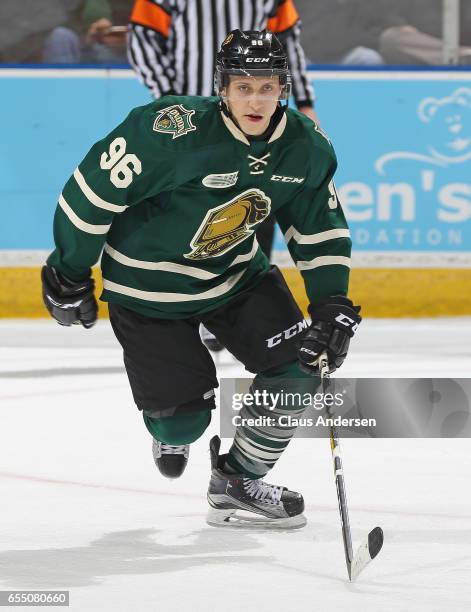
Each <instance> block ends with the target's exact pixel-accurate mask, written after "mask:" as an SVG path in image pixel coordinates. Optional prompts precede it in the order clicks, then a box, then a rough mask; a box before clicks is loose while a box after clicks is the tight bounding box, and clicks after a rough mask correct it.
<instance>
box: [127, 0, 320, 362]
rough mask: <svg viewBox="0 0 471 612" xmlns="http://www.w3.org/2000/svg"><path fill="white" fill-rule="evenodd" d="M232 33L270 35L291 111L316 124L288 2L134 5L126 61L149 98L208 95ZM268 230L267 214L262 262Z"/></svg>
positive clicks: (150, 1) (212, 343)
mask: <svg viewBox="0 0 471 612" xmlns="http://www.w3.org/2000/svg"><path fill="white" fill-rule="evenodd" d="M235 29H240V30H264V29H267V30H270V31H271V32H274V33H276V35H277V37H278V39H279V40H280V41H281V43H282V44H283V46H284V48H285V50H286V53H287V56H288V63H289V68H290V72H291V78H292V88H293V95H294V99H295V102H296V106H297V108H298V110H299V111H301V112H302V113H304V114H305V115H307V116H308V117H309V118H310V119H312V120H313V121H317V118H316V115H315V113H314V110H313V104H314V92H313V90H312V87H311V85H310V84H309V81H308V78H307V75H306V62H305V58H304V51H303V49H302V47H301V42H300V34H301V22H300V20H299V15H298V12H297V10H296V7H295V5H294V2H293V0H135V2H134V7H133V10H132V12H131V24H130V29H129V36H128V59H129V62H130V63H131V65H132V66H133V68H134V70H135V72H136V73H137V75H138V77H139V79H140V80H141V81H142V82H143V83H144V85H146V86H147V87H148V88H149V89H150V91H151V92H152V95H153V97H154V98H160V97H162V96H165V95H168V94H173V95H179V96H211V95H214V84H213V78H214V65H215V59H216V53H217V51H218V49H219V48H220V46H221V44H222V42H223V41H224V39H225V38H226V36H227V33H228V32H230V31H231V30H235ZM274 230H275V223H274V219H273V216H272V215H270V216H269V217H268V219H267V220H266V221H265V222H264V223H262V224H261V225H260V226H259V229H258V230H257V234H256V235H257V240H258V243H259V244H260V247H261V249H262V250H263V252H264V253H265V255H266V256H267V257H268V259H270V255H271V249H272V244H273V235H274ZM202 339H203V342H204V343H205V345H206V346H207V348H209V349H210V350H216V351H217V350H221V349H222V348H223V347H222V346H221V345H220V344H219V342H218V341H217V340H216V338H214V336H212V334H210V333H209V332H208V331H207V330H205V329H203V330H202Z"/></svg>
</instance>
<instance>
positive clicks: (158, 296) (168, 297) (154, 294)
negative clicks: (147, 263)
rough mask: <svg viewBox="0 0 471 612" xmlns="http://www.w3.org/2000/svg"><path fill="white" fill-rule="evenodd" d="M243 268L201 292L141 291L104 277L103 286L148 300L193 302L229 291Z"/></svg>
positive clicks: (115, 291)
mask: <svg viewBox="0 0 471 612" xmlns="http://www.w3.org/2000/svg"><path fill="white" fill-rule="evenodd" d="M244 273H245V270H242V271H241V272H239V273H238V274H234V275H233V276H230V277H229V278H228V279H227V280H226V281H224V282H223V283H221V284H220V285H218V286H217V287H213V288H212V289H209V290H208V291H203V292H202V293H194V294H188V293H169V292H163V291H162V292H161V291H143V290H142V289H134V287H126V286H125V285H120V284H119V283H114V282H113V281H110V280H108V279H106V278H104V279H103V287H104V289H106V290H107V291H113V292H114V293H121V294H122V295H127V296H129V297H133V298H137V299H139V300H146V301H148V302H193V301H194V300H209V299H211V298H214V297H218V296H220V295H223V294H224V293H227V292H228V291H230V290H231V289H232V288H233V287H234V285H236V284H237V283H238V281H239V280H240V279H241V278H242V276H243V274H244Z"/></svg>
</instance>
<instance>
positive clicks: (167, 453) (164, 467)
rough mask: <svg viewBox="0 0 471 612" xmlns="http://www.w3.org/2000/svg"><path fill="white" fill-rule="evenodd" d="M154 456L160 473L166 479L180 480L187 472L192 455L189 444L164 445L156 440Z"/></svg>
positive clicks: (153, 448)
mask: <svg viewBox="0 0 471 612" xmlns="http://www.w3.org/2000/svg"><path fill="white" fill-rule="evenodd" d="M152 454H153V456H154V462H155V465H156V466H157V467H158V468H159V472H160V473H161V474H162V475H163V476H165V477H166V478H179V477H180V476H181V475H182V474H183V472H184V471H185V468H186V464H187V463H188V457H189V455H190V445H189V444H181V445H175V444H164V443H163V442H160V441H159V440H156V439H155V438H154V440H153V442H152Z"/></svg>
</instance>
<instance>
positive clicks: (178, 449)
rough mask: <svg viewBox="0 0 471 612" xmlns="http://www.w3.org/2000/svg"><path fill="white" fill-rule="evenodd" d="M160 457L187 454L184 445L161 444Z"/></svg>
mask: <svg viewBox="0 0 471 612" xmlns="http://www.w3.org/2000/svg"><path fill="white" fill-rule="evenodd" d="M160 452H161V454H162V455H185V456H186V454H187V445H186V444H163V443H162V445H161V447H160Z"/></svg>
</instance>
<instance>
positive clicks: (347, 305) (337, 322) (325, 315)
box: [298, 295, 361, 376]
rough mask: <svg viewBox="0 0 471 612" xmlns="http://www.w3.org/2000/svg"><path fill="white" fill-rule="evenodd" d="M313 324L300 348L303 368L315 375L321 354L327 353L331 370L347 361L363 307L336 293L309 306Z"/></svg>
mask: <svg viewBox="0 0 471 612" xmlns="http://www.w3.org/2000/svg"><path fill="white" fill-rule="evenodd" d="M309 313H310V315H311V320H312V323H311V326H310V328H309V329H308V331H307V332H306V334H305V335H304V337H303V339H302V341H301V343H300V345H299V347H298V359H299V367H300V368H301V369H302V370H303V371H305V372H308V373H309V374H312V375H313V376H315V375H318V374H319V365H318V364H319V357H320V356H321V354H322V353H324V352H325V353H326V354H327V360H328V363H329V372H335V370H336V369H337V368H339V367H340V366H341V365H342V363H343V362H344V360H345V357H346V356H347V352H348V347H349V345H350V338H352V337H353V334H354V333H355V332H356V330H357V329H358V325H359V324H360V322H361V317H360V314H359V313H360V306H354V305H353V303H352V301H351V300H349V299H348V298H347V297H345V296H344V295H333V296H331V297H328V298H325V299H323V300H320V301H319V302H316V303H315V304H311V305H310V306H309Z"/></svg>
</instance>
